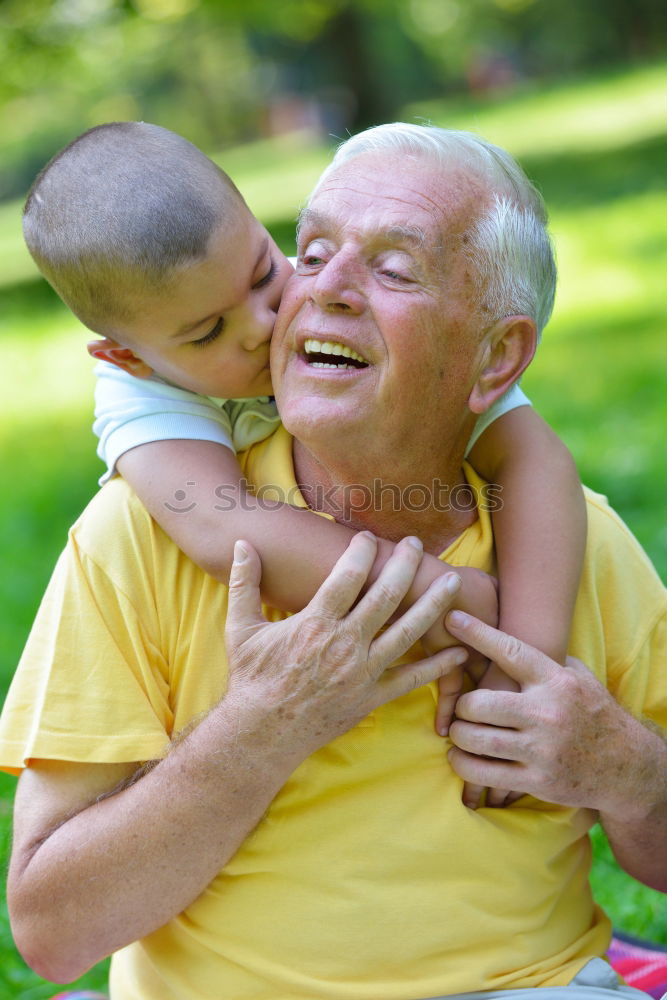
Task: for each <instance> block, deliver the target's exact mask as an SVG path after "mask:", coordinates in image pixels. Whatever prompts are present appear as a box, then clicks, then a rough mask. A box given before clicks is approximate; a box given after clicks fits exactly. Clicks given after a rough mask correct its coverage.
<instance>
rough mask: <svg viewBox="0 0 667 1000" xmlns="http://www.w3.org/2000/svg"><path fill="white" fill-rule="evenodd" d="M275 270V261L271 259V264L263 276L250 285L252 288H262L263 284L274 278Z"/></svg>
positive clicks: (268, 283)
mask: <svg viewBox="0 0 667 1000" xmlns="http://www.w3.org/2000/svg"><path fill="white" fill-rule="evenodd" d="M277 271H278V268H277V266H276V262H275V261H274V260H272V261H271V266H270V267H269V270H268V271H267V272H266V274H265V275H264V277H263V278H260V279H259V281H257V282H255V284H254V285H253V286H252V287H253V288H264V286H265V285H270V284H271V282H272V281H273V279H274V278H275V276H276V272H277Z"/></svg>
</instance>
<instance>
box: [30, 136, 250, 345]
mask: <svg viewBox="0 0 667 1000" xmlns="http://www.w3.org/2000/svg"><path fill="white" fill-rule="evenodd" d="M230 195H231V196H232V197H233V198H234V199H235V201H236V204H238V202H239V201H241V203H242V198H241V195H240V194H239V192H238V190H237V189H236V187H235V186H234V184H233V183H232V181H231V180H230V178H229V177H228V176H227V175H226V174H225V173H224V172H223V171H222V170H221V169H220V168H219V167H218V166H216V164H215V163H213V161H212V160H210V159H209V158H208V157H207V156H205V155H204V154H203V153H202V152H201V151H200V150H199V149H197V147H196V146H193V145H192V143H190V142H188V141H187V139H184V138H183V137H182V136H179V135H176V134H175V133H174V132H170V131H168V130H167V129H164V128H161V127H160V126H158V125H149V124H147V123H145V122H111V123H109V124H106V125H97V126H95V128H91V129H89V130H88V131H87V132H84V133H83V135H80V136H79V137H78V138H76V139H75V140H74V141H73V142H71V143H70V144H69V145H68V146H66V147H65V148H64V149H62V150H61V151H60V152H59V153H57V154H56V155H55V156H54V157H53V159H52V160H51V161H50V162H49V163H47V165H46V166H45V167H44V169H43V170H42V171H41V172H40V174H39V175H38V176H37V178H36V180H35V182H34V183H33V185H32V187H31V189H30V192H29V194H28V197H27V200H26V204H25V209H24V213H23V232H24V235H25V240H26V243H27V245H28V249H29V250H30V253H31V254H32V256H33V258H34V260H35V262H36V263H37V266H38V267H39V269H40V271H41V272H42V274H43V275H44V276H45V278H46V279H47V280H48V281H49V282H50V284H51V285H53V287H54V288H55V290H56V291H57V292H58V294H59V295H60V297H61V298H62V299H63V300H64V301H65V302H66V303H67V305H68V306H69V307H70V309H71V310H72V312H74V313H75V314H76V315H77V316H78V317H79V319H81V321H82V322H83V323H85V324H86V326H89V327H90V328H91V329H93V330H96V329H99V328H100V327H104V325H105V323H106V322H107V321H108V320H109V319H111V318H114V319H116V320H120V319H128V318H130V317H131V316H132V315H133V312H134V310H133V301H136V299H137V297H140V296H141V294H142V293H143V292H145V291H146V289H147V288H150V289H151V290H152V291H155V290H156V289H159V288H160V287H162V286H163V285H164V284H166V282H167V281H168V279H169V276H170V274H171V273H172V272H173V271H174V269H175V268H177V267H179V266H181V265H183V264H185V263H187V262H190V261H192V260H197V259H199V258H201V257H203V256H204V255H205V253H206V250H207V246H208V242H209V239H210V237H211V234H212V233H213V231H214V230H215V229H216V228H217V227H218V226H219V225H220V224H221V223H223V222H224V219H225V216H226V209H227V207H228V206H229V199H230Z"/></svg>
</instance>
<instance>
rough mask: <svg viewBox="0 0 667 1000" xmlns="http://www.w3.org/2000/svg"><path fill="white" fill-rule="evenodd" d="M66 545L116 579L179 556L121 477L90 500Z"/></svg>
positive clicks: (114, 479)
mask: <svg viewBox="0 0 667 1000" xmlns="http://www.w3.org/2000/svg"><path fill="white" fill-rule="evenodd" d="M68 544H69V547H73V548H74V549H76V551H77V553H78V554H79V556H80V557H82V558H86V559H89V560H91V561H92V562H93V563H95V564H96V565H97V566H98V567H100V568H101V569H102V570H103V571H104V572H105V574H106V575H108V576H110V577H111V578H116V579H118V578H120V577H122V576H127V577H130V576H131V575H132V572H134V573H135V574H137V575H139V571H140V570H141V572H145V571H146V569H147V568H148V567H150V566H151V565H154V564H155V563H156V561H157V560H158V559H159V560H162V561H164V560H165V559H166V558H169V557H171V559H172V560H174V559H176V558H177V557H178V556H180V555H182V554H181V553H180V550H179V549H178V547H177V546H176V544H175V542H172V541H171V539H170V538H169V537H168V536H167V535H166V534H165V533H164V532H163V531H162V529H161V528H160V527H159V525H158V524H157V522H156V521H154V520H153V518H152V517H151V516H150V514H149V513H148V511H147V510H146V508H145V507H144V505H143V504H142V502H141V500H140V499H139V498H138V496H137V495H136V493H135V492H134V490H133V489H132V488H131V487H130V486H129V485H128V484H127V483H126V482H125V480H124V479H123V478H122V477H121V476H114V478H113V479H111V480H109V482H108V483H106V484H105V485H104V486H103V487H102V488H101V489H100V490H99V491H98V492H97V493H96V494H95V496H94V497H93V498H92V499H91V500H90V502H89V503H88V506H87V507H86V508H85V509H84V510H83V512H82V513H81V515H80V516H79V518H78V519H77V520H76V521H75V523H74V524H73V525H72V527H71V528H70V532H69V543H68ZM170 554H171V556H170ZM183 558H184V557H183Z"/></svg>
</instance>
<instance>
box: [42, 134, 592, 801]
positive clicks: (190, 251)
mask: <svg viewBox="0 0 667 1000" xmlns="http://www.w3.org/2000/svg"><path fill="white" fill-rule="evenodd" d="M24 232H25V236H26V242H27V244H28V247H29V249H30V251H31V253H32V255H33V257H34V258H35V260H36V262H37V264H38V266H39V267H40V270H41V271H42V273H43V274H44V275H45V277H46V278H47V279H48V280H49V281H50V282H51V284H52V285H53V286H54V288H55V289H56V291H57V292H58V293H59V295H60V296H61V297H62V298H63V300H64V301H65V302H66V303H67V304H68V305H69V307H70V308H71V309H72V311H73V312H74V313H75V314H76V315H77V316H78V317H79V318H80V319H81V320H82V322H83V323H84V324H85V325H86V326H88V327H89V328H90V329H92V330H94V331H95V332H96V333H97V334H99V335H100V336H101V337H102V338H103V339H102V340H98V341H95V342H93V343H92V344H90V345H89V351H90V353H91V354H92V355H93V356H94V357H95V358H98V359H99V360H101V361H102V362H104V364H103V365H102V366H98V375H99V378H98V393H97V421H96V429H97V432H98V434H99V436H100V454H101V456H102V457H103V459H104V460H105V461H106V462H107V465H108V467H109V469H110V471H111V472H113V471H115V470H116V469H117V470H118V471H120V472H121V474H122V475H123V476H124V477H125V478H126V479H127V480H128V481H129V483H130V484H131V485H132V486H133V488H134V489H135V491H136V492H137V494H138V495H139V497H140V498H141V499H142V501H143V502H144V503H145V505H146V507H147V508H148V510H149V511H150V512H151V514H152V515H153V517H154V518H155V519H156V520H157V521H158V522H159V523H160V525H161V526H162V527H163V528H164V529H165V530H166V531H167V532H168V534H170V535H171V537H172V538H173V539H174V540H175V541H176V542H177V543H178V545H179V546H180V547H181V548H182V549H183V550H184V551H185V552H186V553H187V554H188V555H189V556H190V557H191V558H192V559H193V560H194V561H195V562H197V563H198V564H199V565H201V566H202V567H203V568H204V569H206V570H207V571H208V572H210V573H211V574H212V575H214V576H216V577H218V578H219V579H221V580H223V581H226V580H227V579H228V576H229V569H230V566H231V561H232V551H233V545H234V541H235V540H236V539H238V538H240V537H243V538H246V539H248V540H249V541H250V542H251V543H252V544H253V546H254V547H255V548H256V549H257V551H258V552H259V553H260V556H261V559H262V568H263V575H262V591H263V595H264V597H265V599H266V600H267V602H268V603H269V604H272V605H274V606H276V607H278V608H281V609H282V610H287V611H294V610H298V609H300V608H302V607H303V606H304V605H305V604H306V603H308V601H309V600H310V598H311V597H312V596H313V594H314V593H315V591H316V590H317V588H318V587H319V585H320V584H321V583H322V581H323V580H324V578H325V577H326V576H327V575H328V573H329V571H330V570H331V568H332V566H333V564H334V563H335V561H336V559H337V558H338V556H339V555H340V554H341V552H342V551H343V549H344V548H345V547H346V546H347V544H348V542H349V539H350V537H351V531H350V530H349V529H348V528H346V527H344V526H343V525H341V524H338V523H336V522H334V521H330V522H327V521H325V520H323V519H322V518H321V517H320V516H318V515H316V514H313V513H311V512H308V511H305V510H299V509H296V508H295V507H293V506H291V505H290V504H289V503H282V504H280V505H277V504H272V505H271V508H270V509H268V508H267V505H265V504H264V505H263V504H262V503H261V502H259V501H258V500H257V499H256V498H253V497H252V495H251V494H250V493H249V492H248V491H247V490H246V489H245V482H244V480H243V479H242V475H241V470H240V468H239V465H238V463H237V461H236V458H235V454H234V451H235V449H236V450H240V449H242V448H245V447H247V446H248V445H249V444H251V443H253V442H254V441H257V440H260V439H261V438H262V437H265V436H267V435H268V434H269V433H271V431H272V430H274V429H275V427H276V426H277V423H278V418H277V415H276V413H275V408H274V407H273V404H272V402H271V401H270V400H269V399H268V398H267V397H268V396H269V394H270V393H271V378H270V370H269V343H270V339H271V334H272V330H273V323H274V319H275V313H276V311H277V309H278V306H279V303H280V297H281V293H282V289H283V287H284V285H285V283H286V281H287V280H288V278H289V276H290V274H291V272H292V269H291V265H290V264H289V262H288V261H287V260H286V258H285V257H284V256H283V255H282V254H281V252H280V251H279V250H278V248H277V247H276V245H275V244H274V242H273V240H272V239H271V238H270V237H269V235H268V233H267V232H266V230H265V229H264V228H263V227H262V226H261V224H260V223H259V222H258V221H257V220H256V219H255V218H254V217H253V216H252V214H251V213H250V211H249V210H248V208H247V206H246V205H245V203H244V201H243V199H242V197H241V195H240V194H239V192H238V191H237V189H236V188H235V187H234V185H233V183H232V182H231V180H230V179H229V178H228V177H227V176H226V175H225V174H224V173H223V172H222V171H221V170H220V169H219V168H218V167H217V166H215V164H213V163H212V162H211V161H210V160H209V159H208V158H207V157H205V156H204V155H203V154H202V153H201V152H200V151H199V150H197V149H196V148H195V147H194V146H192V145H191V144H190V143H188V142H187V141H186V140H184V139H182V138H181V137H179V136H176V135H174V134H173V133H170V132H167V131H166V130H164V129H161V128H158V127H157V126H152V125H146V124H144V123H137V122H126V123H115V124H112V125H105V126H99V127H97V128H94V129H91V130H90V131H89V132H87V133H85V134H84V135H83V136H80V137H79V138H78V139H76V140H75V141H74V142H73V143H72V144H71V145H70V146H68V147H67V148H66V149H65V150H63V151H62V152H61V153H59V154H58V155H57V156H56V157H55V158H54V159H53V160H52V161H51V163H50V164H48V165H47V166H46V167H45V168H44V170H43V171H42V173H41V174H40V175H39V177H38V178H37V180H36V181H35V183H34V185H33V187H32V189H31V192H30V194H29V196H28V200H27V203H26V209H25V215H24ZM325 346H326V351H329V349H330V348H332V347H333V350H332V352H331V353H332V355H333V356H334V357H335V356H336V352H337V351H338V347H337V346H336V345H325ZM325 353H326V352H325ZM325 363H326V362H325ZM346 363H350V364H353V363H354V359H353V358H352V359H351V360H349V361H347V362H346ZM527 404H528V401H527V399H526V398H525V396H523V394H522V393H521V392H520V390H518V389H515V390H512V392H510V394H508V396H506V397H505V398H504V399H503V400H501V401H500V403H499V404H496V406H495V407H494V408H493V409H492V410H491V411H490V412H489V413H488V414H485V415H484V417H483V418H480V422H479V423H478V426H477V428H476V431H475V435H474V438H473V440H474V444H473V445H472V447H471V449H470V460H471V462H472V464H473V465H474V466H475V468H476V469H477V470H478V472H479V473H480V474H481V475H482V476H483V477H484V478H485V479H486V480H487V481H490V482H494V483H498V484H499V486H500V487H501V492H500V494H499V495H500V497H501V499H502V505H501V509H499V510H498V511H497V513H496V514H495V515H494V527H495V534H496V544H497V551H498V563H499V578H500V626H501V628H503V629H504V630H505V631H508V632H511V633H512V634H515V635H518V636H519V637H520V638H522V639H524V640H525V641H527V642H529V643H531V644H532V645H535V646H537V647H538V648H540V649H542V650H543V651H544V652H546V653H548V654H549V655H550V656H552V657H554V658H555V659H557V660H559V661H561V662H562V661H563V659H564V657H565V651H566V646H567V639H568V634H569V627H570V618H571V613H572V608H573V604H574V599H575V595H576V589H577V583H578V578H579V570H580V565H581V560H582V557H583V547H584V546H583V542H584V536H585V525H584V512H583V498H582V494H581V489H580V486H579V482H578V478H577V476H576V473H575V471H574V467H573V463H572V460H571V458H570V456H569V453H568V452H567V451H566V449H565V448H564V446H563V445H562V444H561V443H560V441H559V440H558V439H557V438H556V437H555V435H554V434H553V433H552V432H551V431H550V430H549V428H548V427H547V426H546V425H545V424H544V423H543V422H542V421H541V420H540V418H539V417H538V416H537V415H536V414H535V413H534V412H533V411H532V409H531V408H530V406H529V405H527ZM214 498H218V499H219V500H221V501H222V503H218V504H216V503H215V500H214ZM287 499H290V498H287ZM297 502H298V501H297ZM221 510H224V513H222V514H221V512H220V511H221ZM392 548H393V545H392V543H390V542H384V541H381V542H380V547H379V556H378V560H377V564H376V567H375V571H374V576H375V575H377V572H378V571H379V569H380V567H381V565H383V563H384V562H385V561H386V559H387V558H388V555H389V553H390V552H391V550H392ZM446 570H447V567H446V566H445V565H444V564H443V563H442V562H441V561H440V560H438V559H436V558H435V557H434V556H430V555H425V557H424V560H423V563H422V566H421V569H420V571H419V574H418V576H417V578H416V580H415V584H414V587H413V590H412V591H411V593H410V594H409V595H408V599H409V600H414V599H416V598H417V597H418V596H419V595H420V594H421V593H423V592H424V590H425V589H426V588H427V587H428V585H429V584H430V582H431V581H432V580H433V579H435V577H436V576H438V575H440V574H442V573H443V572H445V571H446ZM456 572H457V574H458V575H459V576H460V577H461V581H462V586H461V592H460V595H459V606H461V607H464V608H466V609H468V610H470V611H472V612H473V613H474V614H476V615H477V616H479V617H483V618H485V619H487V620H489V619H493V618H495V613H496V608H495V602H496V595H495V590H494V588H493V586H492V584H491V583H490V581H489V578H488V577H485V576H484V574H480V573H478V572H477V571H475V570H470V569H466V568H461V567H457V568H456ZM429 640H430V643H431V646H432V647H440V646H442V645H444V644H446V643H447V642H450V641H451V640H449V639H448V637H447V636H446V634H444V629H441V630H440V634H437V630H433V631H432V633H431V635H430V636H429ZM484 683H485V685H493V686H507V687H509V686H511V683H510V682H509V680H508V679H507V678H505V676H504V675H502V674H501V673H500V671H498V670H496V669H495V668H494V667H492V668H490V670H489V672H487V674H486V676H485V679H484ZM458 690H459V686H458V682H457V680H456V678H451V677H449V678H446V679H445V680H444V681H443V682H442V683H441V691H440V704H439V707H438V712H437V720H436V727H437V729H438V731H439V732H440V733H442V734H443V735H444V734H445V733H446V730H447V724H448V721H449V719H450V717H451V715H452V712H453V706H454V703H455V700H456V695H457V694H458ZM478 796H479V790H477V791H475V790H468V791H467V793H466V801H468V802H470V803H471V804H474V803H475V802H476V801H478ZM503 798H504V793H502V792H499V793H498V796H497V797H496V800H495V801H497V802H500V801H502V800H503ZM488 801H489V802H491V803H492V804H493V803H494V799H493V798H490V799H489V800H488Z"/></svg>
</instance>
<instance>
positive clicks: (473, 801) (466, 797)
mask: <svg viewBox="0 0 667 1000" xmlns="http://www.w3.org/2000/svg"><path fill="white" fill-rule="evenodd" d="M483 794H484V785H473V784H472V783H471V782H469V781H465V782H464V783H463V795H462V796H461V801H462V802H463V805H464V806H466V808H468V809H478V808H479V806H480V805H481V803H482V795H483ZM486 804H487V805H488V802H487V803H486Z"/></svg>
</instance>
